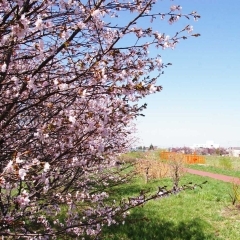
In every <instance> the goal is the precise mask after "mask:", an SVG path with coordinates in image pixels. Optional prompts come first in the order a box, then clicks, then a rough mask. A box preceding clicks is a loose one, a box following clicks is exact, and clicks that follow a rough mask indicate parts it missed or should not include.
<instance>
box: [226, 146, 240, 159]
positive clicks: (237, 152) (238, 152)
mask: <svg viewBox="0 0 240 240" xmlns="http://www.w3.org/2000/svg"><path fill="white" fill-rule="evenodd" d="M228 152H229V156H230V157H240V147H230V148H229V149H228Z"/></svg>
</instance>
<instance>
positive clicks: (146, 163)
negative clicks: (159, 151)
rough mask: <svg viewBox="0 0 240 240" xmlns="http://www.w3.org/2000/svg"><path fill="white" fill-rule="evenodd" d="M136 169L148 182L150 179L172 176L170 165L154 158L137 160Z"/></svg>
mask: <svg viewBox="0 0 240 240" xmlns="http://www.w3.org/2000/svg"><path fill="white" fill-rule="evenodd" d="M136 171H137V173H138V174H140V175H142V176H144V177H145V178H146V182H148V180H150V179H161V178H165V177H170V166H169V165H168V164H166V163H164V162H160V161H157V160H152V159H150V160H146V159H138V160H137V161H136Z"/></svg>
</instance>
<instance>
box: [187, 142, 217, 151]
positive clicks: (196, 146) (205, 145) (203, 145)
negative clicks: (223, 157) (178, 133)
mask: <svg viewBox="0 0 240 240" xmlns="http://www.w3.org/2000/svg"><path fill="white" fill-rule="evenodd" d="M191 148H192V149H198V148H219V144H216V143H214V142H213V141H206V143H204V144H194V145H193V146H191Z"/></svg>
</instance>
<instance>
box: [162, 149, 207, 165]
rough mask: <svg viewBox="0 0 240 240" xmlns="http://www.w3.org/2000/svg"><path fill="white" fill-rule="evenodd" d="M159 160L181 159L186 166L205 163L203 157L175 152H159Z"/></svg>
mask: <svg viewBox="0 0 240 240" xmlns="http://www.w3.org/2000/svg"><path fill="white" fill-rule="evenodd" d="M160 158H161V159H163V160H170V159H183V161H184V162H185V163H187V164H196V163H202V164H203V163H206V160H205V157H204V156H200V155H196V154H195V153H194V154H183V153H175V152H160Z"/></svg>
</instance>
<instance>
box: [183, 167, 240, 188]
mask: <svg viewBox="0 0 240 240" xmlns="http://www.w3.org/2000/svg"><path fill="white" fill-rule="evenodd" d="M184 170H185V171H186V172H187V173H191V174H195V175H199V176H203V177H210V178H214V179H217V180H220V181H223V182H231V183H236V184H239V185H240V178H237V177H231V176H226V175H222V174H216V173H210V172H204V171H199V170H195V169H190V168H185V169H184Z"/></svg>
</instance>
